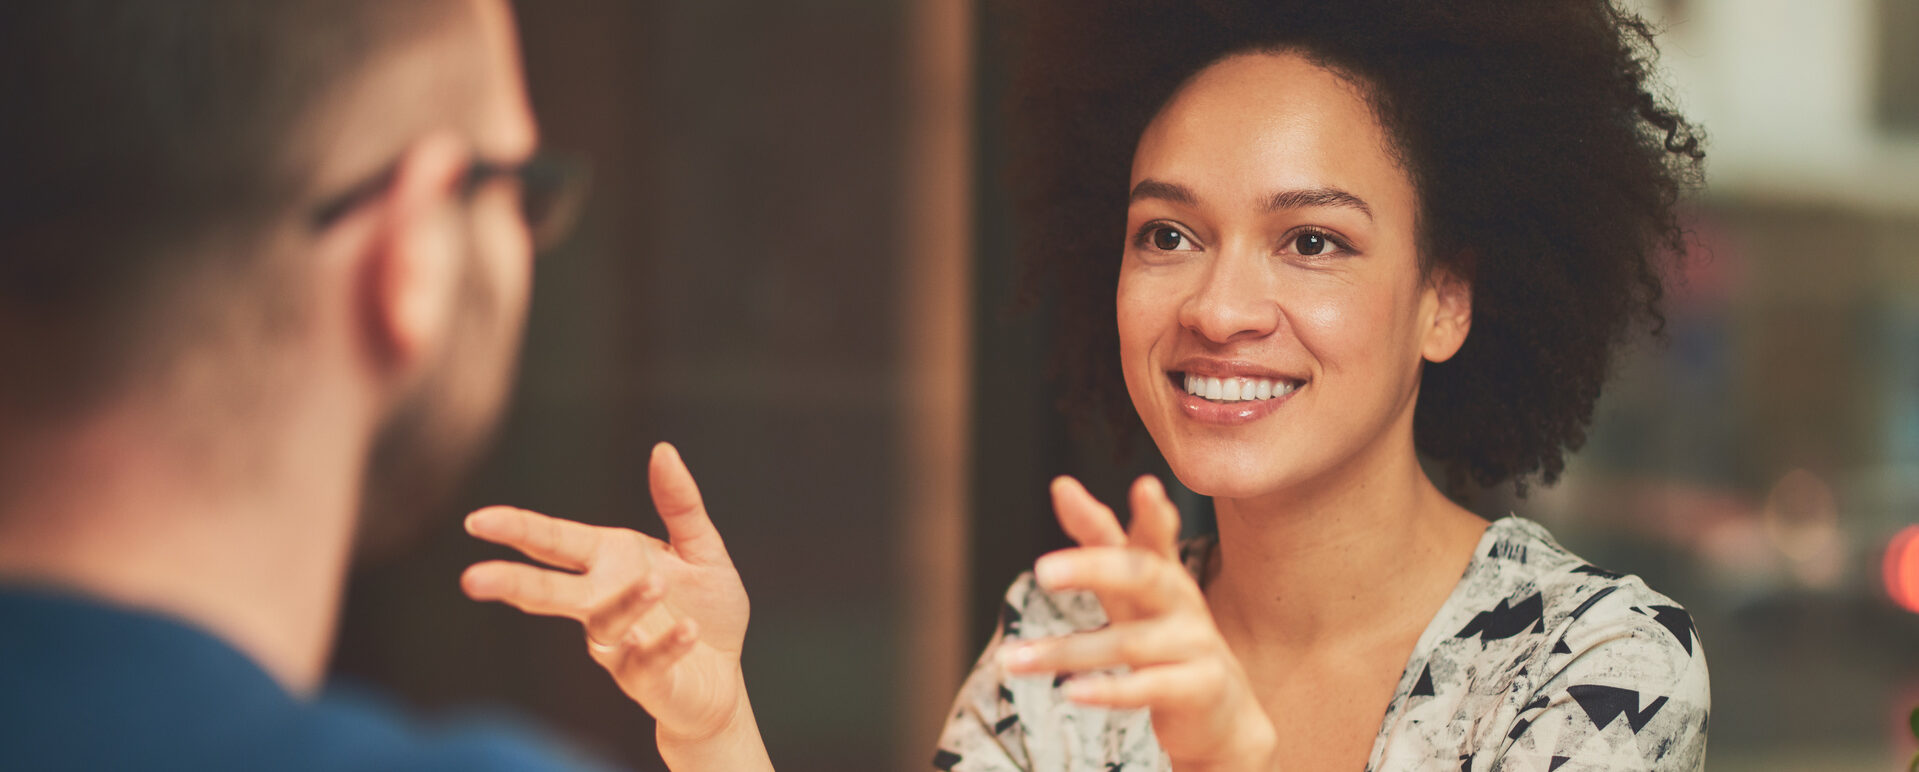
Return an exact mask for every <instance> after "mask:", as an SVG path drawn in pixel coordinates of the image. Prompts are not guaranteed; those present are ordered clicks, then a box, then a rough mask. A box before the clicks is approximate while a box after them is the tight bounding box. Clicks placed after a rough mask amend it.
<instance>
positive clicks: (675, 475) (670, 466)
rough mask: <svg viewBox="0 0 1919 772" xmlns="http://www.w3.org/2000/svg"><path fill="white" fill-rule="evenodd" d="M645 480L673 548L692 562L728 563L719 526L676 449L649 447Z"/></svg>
mask: <svg viewBox="0 0 1919 772" xmlns="http://www.w3.org/2000/svg"><path fill="white" fill-rule="evenodd" d="M647 483H648V485H650V486H651V487H652V490H653V506H654V508H656V509H658V510H659V511H660V519H661V520H662V521H665V523H666V533H667V538H668V539H670V540H671V541H672V544H673V550H674V551H675V552H678V553H679V555H680V557H682V558H685V559H686V562H688V563H692V564H694V565H706V566H713V565H730V564H731V563H732V559H731V558H729V557H727V555H726V544H725V542H723V541H721V540H720V532H719V529H716V528H714V527H713V520H712V518H710V517H708V516H707V514H706V502H705V501H703V500H701V498H700V486H699V485H698V484H696V483H694V482H693V473H692V472H691V471H690V470H688V469H687V468H686V461H685V459H682V458H680V451H679V449H678V448H675V447H673V446H672V445H670V444H668V443H664V442H662V443H660V444H658V445H654V446H653V457H652V459H651V460H649V461H648V463H647Z"/></svg>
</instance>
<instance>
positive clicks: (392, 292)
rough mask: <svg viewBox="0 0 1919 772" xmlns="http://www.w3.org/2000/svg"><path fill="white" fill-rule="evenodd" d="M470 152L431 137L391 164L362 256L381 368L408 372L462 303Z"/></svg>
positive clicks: (451, 140) (371, 335) (368, 319)
mask: <svg viewBox="0 0 1919 772" xmlns="http://www.w3.org/2000/svg"><path fill="white" fill-rule="evenodd" d="M468 157H469V151H468V148H467V146H466V143H465V142H463V141H462V140H460V139H459V138H458V137H456V136H453V135H451V134H438V135H432V136H428V137H426V138H424V139H422V140H420V141H418V142H416V143H414V144H413V145H412V146H411V147H409V148H407V150H406V152H405V153H404V154H402V155H401V156H400V159H399V160H398V162H397V163H396V164H395V167H394V176H393V184H392V186H391V188H389V189H388V191H387V195H386V197H385V198H384V199H382V200H381V202H380V204H379V214H378V219H377V222H378V224H377V225H376V227H375V232H374V235H373V237H372V238H371V239H370V240H369V241H368V242H367V249H366V251H365V252H364V253H363V263H362V266H361V268H362V274H361V275H362V276H363V277H364V280H363V281H362V282H361V283H360V286H361V287H362V288H363V291H362V293H361V295H362V298H363V302H362V303H361V304H360V306H361V308H362V309H364V314H363V315H362V319H363V322H364V327H363V329H364V330H365V332H366V333H367V335H368V339H369V342H370V343H371V344H372V346H373V348H374V350H375V352H376V354H377V355H378V358H379V359H380V360H382V361H383V362H384V364H385V365H387V366H388V367H392V368H397V369H401V370H407V369H411V368H413V367H414V366H416V365H417V364H418V363H419V362H421V361H425V360H427V359H428V358H429V357H430V355H431V352H432V351H434V350H436V349H438V348H439V347H440V345H441V342H442V341H443V340H444V339H445V337H446V336H447V334H448V333H449V332H450V330H448V329H447V328H448V325H449V324H450V322H451V319H452V316H453V314H452V310H453V308H452V306H453V303H455V302H457V301H458V299H459V292H458V290H459V288H458V286H457V285H458V282H459V276H460V262H461V260H462V259H463V257H462V255H461V254H460V252H461V244H462V243H463V238H462V236H461V234H460V232H459V220H458V219H457V217H456V214H457V212H458V206H459V203H460V202H459V197H460V178H461V176H462V175H463V174H464V173H465V170H466V167H467V160H468Z"/></svg>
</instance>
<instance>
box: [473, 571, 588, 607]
mask: <svg viewBox="0 0 1919 772" xmlns="http://www.w3.org/2000/svg"><path fill="white" fill-rule="evenodd" d="M460 587H461V589H464V590H465V591H466V594H467V597H469V598H472V599H474V600H477V601H500V602H502V603H505V604H507V605H509V606H512V607H514V608H517V609H519V610H521V611H524V612H526V613H528V614H538V615H540V616H549V617H568V618H571V619H581V618H583V617H584V616H585V615H586V613H587V611H588V606H589V605H590V604H591V599H590V597H591V596H590V592H591V588H590V587H589V586H588V584H587V580H586V578H585V577H582V576H580V575H578V574H568V573H563V572H560V571H553V570H550V569H545V568H536V567H534V566H529V565H527V564H525V563H514V562H511V561H506V560H490V561H487V562H485V563H478V564H475V565H473V566H469V567H468V568H467V569H466V573H464V574H461V575H460Z"/></svg>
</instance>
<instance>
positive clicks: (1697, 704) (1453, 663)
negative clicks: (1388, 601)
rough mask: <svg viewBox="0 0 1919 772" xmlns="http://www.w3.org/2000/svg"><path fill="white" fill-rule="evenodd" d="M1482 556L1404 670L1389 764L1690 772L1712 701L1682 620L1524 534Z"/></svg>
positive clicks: (1506, 532)
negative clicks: (1499, 763) (1458, 758)
mask: <svg viewBox="0 0 1919 772" xmlns="http://www.w3.org/2000/svg"><path fill="white" fill-rule="evenodd" d="M1478 550H1479V551H1478V552H1477V554H1475V555H1474V557H1473V561H1472V563H1471V565H1470V566H1469V567H1468V568H1467V570H1466V574H1465V576H1464V577H1462V578H1461V580H1460V586H1459V587H1458V588H1457V589H1455V591H1454V593H1453V595H1452V597H1451V598H1450V599H1449V600H1448V601H1447V603H1446V604H1445V606H1444V607H1443V608H1442V609H1441V611H1440V613H1439V614H1438V615H1437V616H1436V617H1435V618H1434V619H1433V621H1432V624H1431V626H1430V627H1429V628H1428V630H1427V632H1426V634H1425V635H1424V636H1422V638H1421V642H1420V645H1419V648H1418V650H1416V651H1415V653H1414V656H1413V659H1412V661H1411V662H1409V663H1408V671H1407V673H1406V675H1405V676H1404V680H1403V681H1402V683H1401V686H1400V689H1399V691H1398V693H1397V694H1396V695H1395V698H1394V708H1393V716H1392V718H1391V720H1389V725H1390V726H1391V727H1393V728H1392V729H1391V730H1389V732H1390V733H1391V734H1393V735H1395V738H1394V740H1393V741H1391V742H1389V743H1388V744H1387V745H1388V746H1389V747H1390V748H1391V752H1389V754H1388V757H1389V758H1392V759H1397V760H1398V761H1404V760H1405V759H1406V758H1427V757H1429V756H1430V758H1440V757H1442V756H1444V757H1446V758H1452V756H1448V755H1447V754H1458V753H1471V754H1482V753H1486V754H1489V755H1496V756H1500V757H1507V758H1510V759H1517V758H1522V757H1528V756H1529V755H1536V756H1538V757H1539V759H1540V760H1545V759H1548V758H1551V759H1558V758H1575V759H1584V760H1588V761H1593V760H1603V759H1611V760H1613V761H1617V762H1618V763H1619V764H1622V765H1624V766H1627V767H1634V766H1642V767H1643V768H1646V769H1662V770H1663V769H1696V768H1697V759H1698V755H1699V753H1700V752H1701V751H1702V749H1703V748H1704V738H1705V722H1706V716H1707V713H1708V711H1709V710H1710V705H1711V697H1710V694H1709V687H1708V682H1707V673H1706V663H1705V652H1704V649H1703V647H1702V646H1701V644H1700V641H1699V638H1698V633H1697V632H1696V631H1695V630H1694V629H1693V623H1692V617H1691V616H1690V615H1689V614H1688V613H1687V612H1686V610H1685V608H1684V607H1682V606H1680V605H1679V604H1678V603H1676V602H1674V601H1673V600H1672V599H1671V598H1669V597H1667V596H1665V595H1663V594H1661V593H1659V592H1657V591H1655V590H1653V589H1652V588H1651V587H1648V586H1647V585H1646V583H1645V582H1644V581H1642V580H1640V579H1639V578H1638V577H1636V576H1633V575H1631V574H1625V573H1620V572H1616V571H1610V570H1607V569H1604V568H1600V567H1599V566H1596V565H1594V564H1592V563H1590V562H1588V561H1586V560H1584V559H1582V558H1580V557H1579V556H1578V555H1575V554H1573V553H1572V552H1571V551H1569V550H1567V549H1565V548H1564V547H1562V546H1560V544H1559V543H1558V542H1557V541H1556V540H1554V539H1553V538H1552V535H1551V534H1550V533H1548V532H1547V531H1546V529H1545V528H1544V527H1542V526H1540V525H1539V524H1538V523H1534V522H1532V521H1529V520H1524V519H1521V518H1516V517H1509V518H1505V519H1502V520H1499V521H1497V522H1494V523H1493V524H1492V525H1491V526H1489V527H1488V528H1487V530H1486V534H1485V535H1484V536H1483V537H1482V538H1481V540H1480V542H1479V546H1478ZM1459 717H1472V720H1471V721H1466V722H1464V723H1462V722H1460V721H1458V720H1457V719H1458V718H1459ZM1489 752H1490V753H1489ZM1409 753H1410V754H1413V755H1412V756H1410V757H1408V756H1404V755H1395V754H1409ZM1432 754H1438V755H1432ZM1388 766H1390V765H1388ZM1601 766H1603V765H1601ZM1380 768H1385V767H1380ZM1475 768H1477V767H1475Z"/></svg>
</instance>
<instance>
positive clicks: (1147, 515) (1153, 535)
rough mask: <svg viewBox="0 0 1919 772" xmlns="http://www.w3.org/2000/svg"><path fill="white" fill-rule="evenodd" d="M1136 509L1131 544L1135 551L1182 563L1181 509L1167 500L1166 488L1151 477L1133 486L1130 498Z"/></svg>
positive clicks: (1129, 534) (1140, 480)
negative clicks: (1145, 551) (1180, 557)
mask: <svg viewBox="0 0 1919 772" xmlns="http://www.w3.org/2000/svg"><path fill="white" fill-rule="evenodd" d="M1128 498H1129V499H1130V502H1129V503H1131V505H1132V507H1133V523H1132V526H1133V528H1132V531H1131V532H1130V533H1128V534H1127V536H1128V541H1129V542H1130V543H1131V544H1132V545H1133V546H1135V547H1139V548H1140V549H1144V550H1147V551H1149V552H1152V553H1153V554H1155V555H1159V556H1161V557H1164V558H1168V559H1171V560H1178V559H1179V507H1176V506H1174V505H1173V501H1172V499H1169V498H1167V497H1166V486H1165V485H1163V484H1161V483H1160V481H1159V478H1157V477H1154V476H1152V475H1150V474H1149V475H1144V476H1141V477H1140V478H1139V479H1138V480H1136V481H1134V482H1133V491H1132V494H1131V495H1130V496H1129V497H1128Z"/></svg>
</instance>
